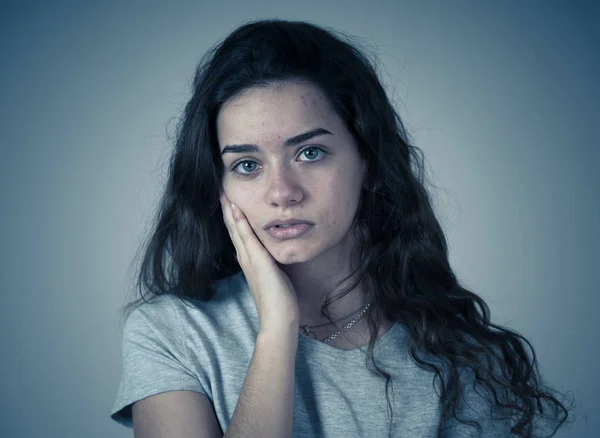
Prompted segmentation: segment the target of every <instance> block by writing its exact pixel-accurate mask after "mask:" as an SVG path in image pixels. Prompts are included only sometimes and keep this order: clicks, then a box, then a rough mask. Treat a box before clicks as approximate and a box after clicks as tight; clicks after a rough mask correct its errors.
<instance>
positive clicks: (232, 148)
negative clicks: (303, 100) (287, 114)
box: [221, 128, 333, 155]
mask: <svg viewBox="0 0 600 438" xmlns="http://www.w3.org/2000/svg"><path fill="white" fill-rule="evenodd" d="M326 134H328V135H333V134H332V133H331V132H329V131H328V130H327V129H323V128H317V129H313V130H311V131H308V132H305V133H304V134H299V135H295V136H294V137H290V138H288V139H287V140H286V141H285V143H284V145H285V146H296V145H298V144H300V143H303V142H305V141H307V140H310V139H311V138H313V137H317V136H319V135H326ZM258 151H259V147H258V146H257V145H255V144H234V145H227V146H225V147H224V148H223V150H222V151H221V155H224V154H227V153H233V154H242V153H248V152H258Z"/></svg>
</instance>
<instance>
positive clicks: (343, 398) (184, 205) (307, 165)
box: [112, 20, 568, 438]
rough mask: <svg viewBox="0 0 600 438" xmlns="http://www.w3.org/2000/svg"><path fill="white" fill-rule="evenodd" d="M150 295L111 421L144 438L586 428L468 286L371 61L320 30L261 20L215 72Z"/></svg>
mask: <svg viewBox="0 0 600 438" xmlns="http://www.w3.org/2000/svg"><path fill="white" fill-rule="evenodd" d="M138 287H139V291H140V293H141V298H140V299H138V300H137V301H136V302H134V303H132V304H131V305H130V306H129V307H128V309H127V319H126V323H125V327H124V335H123V365H124V368H123V376H122V380H121V384H120V387H119V392H118V396H117V399H116V401H115V404H114V406H113V412H112V418H113V419H114V420H116V421H118V422H120V423H121V424H124V425H128V426H130V427H134V429H135V433H136V437H146V438H147V437H159V436H170V437H184V436H185V437H187V436H194V437H217V436H223V434H225V436H231V437H241V436H243V437H292V436H294V437H321V436H322V437H340V438H341V437H344V438H347V437H355V436H361V437H383V436H398V437H400V436H402V437H405V436H410V437H432V436H439V437H465V436H485V437H504V436H510V435H514V436H522V437H525V436H533V433H534V432H537V431H538V428H539V429H540V430H542V429H543V427H542V426H545V427H547V430H548V431H549V432H550V433H551V435H553V434H554V432H555V431H556V430H557V429H558V427H559V426H560V425H561V424H563V423H564V422H565V421H566V419H567V417H568V410H567V409H566V408H565V407H564V406H563V404H562V403H561V402H559V401H558V400H557V399H556V398H555V397H554V396H553V395H552V394H551V393H550V392H549V390H548V389H547V388H546V389H544V388H543V387H542V386H541V378H540V376H539V372H538V370H537V365H536V359H535V353H533V349H531V351H532V356H533V357H532V359H530V358H529V357H528V355H527V352H526V350H525V348H524V343H526V344H527V345H529V346H530V347H531V345H530V344H529V342H527V340H526V339H525V338H523V337H522V336H520V335H519V334H517V333H515V332H513V331H510V330H508V329H505V328H502V327H500V326H497V325H494V324H492V323H491V322H490V319H489V315H488V313H489V311H488V308H487V306H486V304H485V303H484V301H483V300H482V299H481V298H480V297H478V296H477V295H475V294H474V293H472V292H470V291H468V290H466V289H465V288H463V287H462V286H461V285H460V284H459V283H458V282H457V280H456V278H455V276H454V274H453V271H452V268H451V267H450V265H449V263H448V253H447V246H446V240H445V237H444V233H443V231H442V229H441V227H440V224H439V223H438V221H437V219H436V217H435V215H434V212H433V209H432V206H431V202H430V199H429V196H428V193H427V191H426V189H425V182H424V178H423V160H422V156H421V153H420V150H419V149H418V148H416V147H415V146H412V145H410V143H409V140H408V137H407V134H406V133H405V131H404V128H403V125H402V122H401V120H400V118H399V117H398V115H397V114H396V112H395V111H394V108H393V107H392V105H391V104H390V102H389V100H388V98H387V96H386V93H385V91H384V89H383V87H382V86H381V83H380V82H379V80H378V77H377V74H376V72H375V70H374V68H373V66H372V64H371V62H370V61H369V60H368V58H367V57H366V56H365V55H364V54H363V53H362V52H360V51H359V50H358V49H357V48H356V47H355V46H354V45H352V44H350V43H349V42H348V40H347V39H346V38H343V37H341V36H339V35H338V34H336V33H334V32H332V31H328V30H325V29H323V28H321V27H317V26H314V25H311V24H308V23H304V22H289V21H279V20H269V21H259V22H253V23H249V24H246V25H244V26H241V27H240V28H238V29H236V30H235V31H234V32H233V33H232V34H231V35H229V36H228V37H227V38H226V39H225V41H223V42H222V43H221V44H219V45H217V46H216V47H215V48H214V49H212V50H211V51H210V52H209V53H208V54H207V56H206V57H205V59H204V60H203V62H202V63H201V64H200V67H199V68H198V71H197V73H196V76H195V79H194V82H193V95H192V97H191V99H190V101H189V102H188V104H187V106H186V108H185V113H184V116H183V119H182V121H181V124H180V127H179V130H178V136H177V142H176V145H175V149H174V152H173V156H172V160H171V165H170V169H169V179H168V185H167V187H166V192H165V194H164V196H163V200H162V204H161V208H160V211H159V215H158V218H157V223H156V226H155V229H154V232H153V233H152V235H151V238H150V240H149V241H148V245H147V247H146V252H145V257H144V259H143V263H142V267H141V271H140V275H139V281H138ZM145 292H147V294H149V295H150V299H147V298H145V296H144V293H145ZM539 419H544V420H546V421H547V423H546V424H541V423H540V422H539V421H538V420H539ZM551 435H550V436H551Z"/></svg>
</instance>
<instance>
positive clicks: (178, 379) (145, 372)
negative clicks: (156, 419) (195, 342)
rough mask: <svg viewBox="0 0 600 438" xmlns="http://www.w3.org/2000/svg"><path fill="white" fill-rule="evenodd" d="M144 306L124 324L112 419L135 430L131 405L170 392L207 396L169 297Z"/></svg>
mask: <svg viewBox="0 0 600 438" xmlns="http://www.w3.org/2000/svg"><path fill="white" fill-rule="evenodd" d="M161 298H163V299H161V300H159V301H155V302H152V303H144V304H142V305H141V306H139V307H138V308H136V309H135V310H134V311H132V312H131V313H130V315H129V317H128V318H127V320H126V321H125V325H124V328H123V338H122V344H121V345H122V359H123V369H122V375H121V381H120V384H119V389H118V392H117V397H116V400H115V401H114V404H113V409H112V412H111V418H112V419H113V420H115V421H117V422H118V423H120V424H122V425H124V426H127V427H130V428H133V420H132V410H131V408H132V404H133V403H134V402H136V401H138V400H141V399H143V398H146V397H149V396H151V395H155V394H160V393H162V392H167V391H177V390H191V391H196V392H200V393H202V394H205V395H207V393H206V391H205V389H204V388H203V387H202V385H201V384H200V381H199V380H198V378H197V377H196V376H195V375H194V373H193V372H192V371H191V370H190V367H189V366H188V363H189V362H188V358H187V352H186V350H185V345H184V342H183V333H182V328H181V325H180V324H181V322H180V320H179V316H178V314H177V309H176V308H175V306H174V305H173V303H172V302H171V301H170V299H171V298H170V297H161Z"/></svg>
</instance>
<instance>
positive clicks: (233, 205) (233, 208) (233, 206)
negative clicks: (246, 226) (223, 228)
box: [231, 202, 237, 211]
mask: <svg viewBox="0 0 600 438" xmlns="http://www.w3.org/2000/svg"><path fill="white" fill-rule="evenodd" d="M236 208H237V207H236V206H235V204H234V203H233V202H232V203H231V209H232V210H234V211H235V209H236Z"/></svg>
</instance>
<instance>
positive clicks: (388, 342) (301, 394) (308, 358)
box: [111, 271, 511, 438]
mask: <svg viewBox="0 0 600 438" xmlns="http://www.w3.org/2000/svg"><path fill="white" fill-rule="evenodd" d="M216 286H217V287H216V289H217V291H216V294H215V297H214V298H213V299H212V300H211V301H209V302H201V301H194V302H193V303H194V307H193V308H192V307H189V306H188V305H185V304H184V303H182V302H181V300H180V299H179V298H177V297H174V296H172V295H162V296H159V297H157V298H156V299H155V300H154V301H152V302H151V303H143V304H142V305H141V306H140V307H138V308H136V309H135V310H134V311H133V312H132V313H131V314H130V316H129V318H127V320H126V322H125V326H124V333H123V342H122V352H123V373H122V378H121V382H120V385H119V388H118V393H117V397H116V400H115V402H114V405H113V409H112V413H111V418H112V419H113V420H115V421H117V422H119V423H120V424H123V425H125V426H127V427H133V424H132V418H131V405H132V403H134V402H136V401H138V400H141V399H143V398H146V397H148V396H151V395H154V394H159V393H162V392H167V391H174V390H190V391H197V392H200V393H202V394H205V395H206V396H208V398H209V399H210V400H211V402H212V404H213V406H214V409H215V412H216V415H217V419H218V421H219V423H220V425H221V429H222V430H223V432H225V430H226V429H227V427H228V425H229V421H230V419H231V416H232V415H233V411H234V409H235V406H236V403H237V400H238V397H239V394H240V392H241V390H242V386H243V383H244V379H245V377H246V373H247V371H248V367H249V365H250V361H251V359H252V355H253V352H254V345H255V341H256V336H257V334H258V327H259V325H258V315H257V312H256V307H255V304H254V300H253V298H252V295H251V294H250V291H249V289H248V284H247V282H246V279H245V277H244V275H243V272H242V271H240V272H239V273H238V274H235V275H233V276H231V277H228V278H225V279H223V280H220V281H218V282H217V283H216ZM407 339H408V333H407V331H406V329H405V326H404V325H402V324H401V323H398V322H397V323H396V324H394V325H393V326H392V328H391V329H390V330H388V331H387V332H386V333H385V334H384V335H383V336H382V337H380V338H378V339H377V342H376V344H375V349H374V354H375V358H376V360H377V365H378V366H379V367H382V368H383V369H384V370H385V371H386V372H388V373H389V374H390V375H391V377H392V380H391V381H390V390H389V397H390V402H391V404H392V406H393V411H394V422H393V426H392V434H391V436H392V437H407V436H410V437H411V438H419V437H435V436H437V435H436V430H437V426H438V424H439V421H440V414H441V404H440V399H439V395H438V394H439V393H440V389H439V383H435V386H434V380H433V376H434V374H433V373H432V372H431V371H427V370H423V369H421V368H419V367H418V366H417V365H416V364H415V363H414V362H413V360H412V359H411V358H410V354H409V352H408V351H407ZM365 353H366V346H365V347H361V348H357V349H353V350H340V349H337V348H335V347H332V346H330V345H327V344H324V343H322V342H319V341H317V340H315V339H312V338H310V337H307V336H304V335H302V334H300V333H298V350H297V355H296V367H295V371H296V382H295V406H294V437H295V438H304V437H306V438H313V437H330V438H348V437H377V438H381V437H386V436H388V426H389V422H390V418H389V412H388V411H389V409H388V406H387V401H386V396H385V379H383V378H381V377H379V376H375V375H373V374H371V372H369V370H368V369H367V367H366V364H365V356H366V354H365ZM438 381H439V379H437V380H436V382H438ZM392 385H393V391H392ZM463 387H464V391H465V398H466V401H467V405H462V407H461V413H462V417H461V418H463V419H469V420H476V421H478V422H479V423H480V425H481V426H482V427H483V433H482V434H481V435H480V436H484V437H506V436H509V435H510V425H511V423H510V421H508V420H492V418H491V416H490V403H489V402H488V401H487V400H489V398H488V397H484V394H486V392H485V391H484V390H483V389H480V387H479V386H478V387H477V392H475V391H474V390H473V388H472V386H471V385H470V384H469V385H463ZM436 391H437V393H436ZM498 412H499V411H498ZM494 417H497V414H495V415H494ZM450 426H451V427H449V429H448V431H447V432H445V433H444V434H443V436H444V437H461V438H462V437H467V436H479V435H477V434H476V429H475V428H473V427H469V426H468V425H464V424H461V423H457V422H453V423H451V425H450Z"/></svg>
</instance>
